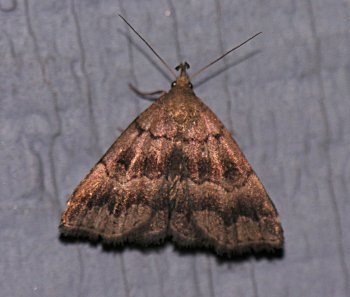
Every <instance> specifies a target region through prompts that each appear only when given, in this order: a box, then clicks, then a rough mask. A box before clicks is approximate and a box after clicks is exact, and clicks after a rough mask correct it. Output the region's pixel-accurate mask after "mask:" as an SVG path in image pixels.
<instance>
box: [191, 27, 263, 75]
mask: <svg viewBox="0 0 350 297" xmlns="http://www.w3.org/2000/svg"><path fill="white" fill-rule="evenodd" d="M261 33H262V32H259V33H256V34H255V35H254V36H252V37H250V38H248V39H247V40H246V41H244V42H242V43H241V44H239V45H237V46H235V47H234V48H232V49H230V50H229V51H228V52H226V53H225V54H223V55H222V56H220V57H219V58H217V59H215V60H214V61H212V62H210V63H209V64H208V65H206V66H204V67H203V68H201V69H199V70H198V71H197V72H195V73H194V74H192V75H191V79H192V78H194V77H195V76H197V75H198V74H199V73H201V72H202V71H204V70H206V69H207V68H209V67H210V66H211V65H213V64H215V63H216V62H218V61H220V60H221V59H222V58H223V57H225V56H227V55H228V54H229V53H231V52H233V51H234V50H236V49H238V48H239V47H241V46H242V45H244V44H246V43H247V42H248V41H250V40H252V39H253V38H255V37H256V36H258V35H259V34H261Z"/></svg>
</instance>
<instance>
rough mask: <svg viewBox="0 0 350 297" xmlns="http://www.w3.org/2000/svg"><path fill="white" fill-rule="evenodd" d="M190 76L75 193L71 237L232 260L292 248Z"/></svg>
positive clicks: (66, 218) (67, 231)
mask: <svg viewBox="0 0 350 297" xmlns="http://www.w3.org/2000/svg"><path fill="white" fill-rule="evenodd" d="M123 20H124V21H125V19H124V18H123ZM125 22H126V21H125ZM127 24H128V25H129V26H130V24H129V23H127ZM130 27H131V26H130ZM131 29H133V28H132V27H131ZM133 30H134V29H133ZM135 32H136V31H135ZM136 34H138V33H137V32H136ZM138 35H139V34H138ZM139 36H140V35H139ZM140 37H141V36H140ZM254 37H255V36H254ZM141 38H142V37H141ZM250 39H251V38H250ZM250 39H248V40H247V41H249V40H250ZM142 40H144V39H143V38H142ZM144 41H145V40H144ZM247 41H246V42H247ZM145 42H146V41H145ZM244 43H245V42H244ZM244 43H242V44H244ZM146 44H147V45H148V46H149V44H148V43H147V42H146ZM242 44H241V45H242ZM241 45H239V46H241ZM239 46H238V47H239ZM149 47H150V46H149ZM236 48H237V47H236ZM234 49H235V48H234ZM232 50H233V49H232ZM232 50H231V51H232ZM152 51H153V49H152ZM231 51H229V52H231ZM229 52H228V53H229ZM228 53H226V54H228ZM226 54H225V55H226ZM156 55H157V57H159V55H158V54H156ZM222 57H223V56H222ZM222 57H220V58H219V59H221V58H222ZM159 58H160V57H159ZM160 59H161V58H160ZM219 59H217V60H219ZM217 60H215V61H214V62H216V61H217ZM161 61H162V62H163V63H165V62H164V61H163V60H162V59H161ZM214 62H212V63H210V64H208V65H207V66H206V67H204V68H202V70H203V69H205V68H207V67H209V66H210V65H212V64H213V63H214ZM166 66H167V65H166ZM167 67H168V66H167ZM168 68H169V67H168ZM188 68H189V65H188V64H187V63H181V64H180V65H179V66H178V67H176V70H180V75H179V76H178V77H177V78H176V81H174V82H173V84H172V86H171V89H170V90H169V91H168V92H164V93H163V95H162V96H161V97H160V98H159V99H158V100H156V101H155V102H154V103H153V104H152V105H151V106H150V107H149V108H148V109H146V110H145V111H144V112H143V113H141V114H140V115H139V116H138V117H137V118H136V119H135V120H134V121H133V122H132V123H131V124H130V126H129V127H128V128H127V129H126V130H125V131H124V132H123V133H122V134H121V135H120V137H119V138H118V139H117V140H116V141H115V142H114V144H113V145H112V146H111V147H110V149H109V150H108V151H107V152H106V153H105V155H104V156H103V157H102V158H101V160H100V161H99V162H98V163H97V164H96V165H95V166H94V167H93V168H92V170H91V172H90V173H89V174H88V175H87V176H86V177H85V179H84V180H83V181H82V182H81V183H80V184H79V186H78V187H77V188H76V189H75V191H74V193H73V194H72V196H71V197H70V199H69V201H68V207H67V209H66V210H65V211H64V212H63V214H62V218H61V223H60V227H59V228H60V231H61V233H62V234H63V235H64V236H78V237H80V236H82V237H88V238H89V239H91V240H96V239H98V238H100V239H102V242H103V243H107V244H121V243H125V242H131V243H136V244H140V245H148V244H155V243H159V242H162V241H163V240H164V239H166V238H171V239H172V241H173V242H175V244H177V245H179V246H195V247H209V248H213V249H214V250H215V251H216V252H217V253H219V254H221V253H225V254H230V255H232V254H235V253H241V252H244V251H249V250H261V249H264V250H271V249H280V248H282V247H283V230H282V227H281V223H280V220H279V217H278V214H277V211H276V209H275V207H274V205H273V203H272V201H271V200H270V198H269V196H268V194H267V193H266V191H265V189H264V187H263V185H262V184H261V182H260V180H259V179H258V177H257V176H256V174H255V173H254V171H253V169H252V168H251V166H250V165H249V163H248V161H247V160H246V158H245V157H244V155H243V153H242V152H241V150H240V149H239V147H238V145H237V143H236V142H235V140H234V139H233V137H232V136H231V134H230V133H229V131H228V130H227V129H226V128H225V127H224V126H223V124H222V123H221V121H220V120H219V119H218V118H217V117H216V115H215V114H214V113H213V112H212V111H211V110H210V109H209V108H208V107H207V106H206V105H205V104H204V103H203V102H202V101H201V100H200V99H199V98H198V97H197V96H196V95H195V93H194V91H193V89H192V84H191V82H190V78H189V76H188V74H187V69H188ZM202 70H200V71H198V72H197V74H198V73H199V72H201V71H202Z"/></svg>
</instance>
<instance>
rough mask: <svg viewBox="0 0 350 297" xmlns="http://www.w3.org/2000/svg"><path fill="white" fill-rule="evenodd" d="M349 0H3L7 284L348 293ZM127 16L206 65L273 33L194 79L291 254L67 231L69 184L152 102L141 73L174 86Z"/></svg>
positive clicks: (2, 266)
mask: <svg viewBox="0 0 350 297" xmlns="http://www.w3.org/2000/svg"><path fill="white" fill-rule="evenodd" d="M349 5H350V4H349V3H348V2H344V1H340V0H336V1H332V2H330V1H326V0H320V1H314V0H307V1H294V2H293V1H288V0H282V1H273V0H268V1H264V2H261V1H249V2H247V1H243V0H238V1H234V2H232V1H228V0H224V1H219V0H217V1H197V2H196V1H191V2H189V1H176V2H175V1H173V0H168V1H162V2H160V1H147V5H146V4H141V3H140V1H122V0H120V1H111V0H104V1H82V0H70V1H68V0H67V1H28V0H17V1H16V0H12V1H11V0H0V28H1V30H0V82H1V83H0V90H1V92H0V94H1V96H0V106H1V108H0V166H1V168H2V170H1V173H0V185H1V196H0V199H1V200H0V220H1V228H0V235H1V244H0V253H1V259H2V260H1V261H0V270H1V271H3V274H2V281H1V282H0V289H1V291H0V292H1V294H0V295H3V296H26V297H27V296H38V295H39V296H47V297H50V296H66V295H70V296H87V297H89V296H122V297H123V296H138V297H142V296H155V297H157V296H223V297H225V296H232V292H235V294H236V295H237V296H269V297H270V296H287V295H288V296H298V297H299V296H311V297H313V296H317V297H318V296H320V294H322V295H323V296H349V295H350V289H349V286H350V280H349V269H350V263H349V259H350V257H349V256H350V234H349V232H348V231H347V230H349V228H350V217H349V216H348V213H349V212H350V204H349V193H350V189H349V178H350V170H349V168H350V167H349V160H350V159H349V147H350V134H349V133H348V132H347V131H348V130H349V129H350V120H349V112H350V100H349V92H350V91H349V81H350V70H349V69H350V67H349V65H350V55H349V48H350V32H349V28H350V24H349V14H348V11H349V8H350V7H349ZM172 9H175V13H174V12H173V11H172ZM168 10H170V12H171V13H170V16H166V15H168V13H167V11H168ZM117 13H121V14H123V15H124V16H125V17H127V19H128V20H130V21H131V22H132V24H133V25H134V26H135V27H136V28H138V29H139V30H140V31H141V33H142V34H144V35H145V37H146V38H147V39H148V40H149V41H150V43H151V44H152V45H153V46H154V47H155V48H156V49H157V50H158V51H159V52H160V54H161V55H162V56H163V57H164V58H165V59H166V60H167V62H168V63H169V64H170V65H177V64H178V63H179V62H181V61H182V60H184V59H186V60H187V61H188V62H190V64H191V67H192V68H193V69H194V70H195V69H199V68H200V67H201V66H203V65H205V64H206V63H207V62H208V61H209V60H211V59H212V58H213V57H216V56H217V54H218V53H221V52H223V51H224V50H225V49H227V48H230V47H231V46H232V45H234V44H238V43H239V42H241V41H242V40H244V39H245V38H246V37H247V36H250V35H252V34H254V33H256V32H258V31H262V32H263V35H262V36H261V38H260V37H259V38H258V39H257V40H255V41H254V42H252V43H250V44H249V45H247V46H245V47H243V48H241V49H240V50H239V51H238V52H237V53H236V54H234V55H231V56H230V57H228V58H227V59H225V60H224V61H223V63H222V64H221V65H217V68H216V69H212V70H210V71H208V73H207V74H205V75H204V76H203V77H199V78H198V80H197V81H194V82H193V84H194V85H195V87H196V93H197V95H198V96H199V97H200V98H202V100H203V101H204V102H205V103H206V104H207V105H208V106H209V107H210V108H211V109H212V110H213V111H214V112H215V113H216V114H217V115H218V116H219V118H220V119H222V120H223V123H224V125H225V126H226V127H227V128H228V129H229V130H230V131H231V132H233V134H234V137H235V139H236V140H237V142H238V143H239V145H240V147H241V148H242V150H243V151H244V152H245V154H246V156H247V159H248V160H249V161H250V163H251V165H252V167H253V168H254V169H255V170H256V172H257V174H258V176H259V177H260V178H261V179H262V181H263V183H264V185H265V186H266V188H267V191H268V192H269V194H270V196H271V198H272V200H273V201H274V202H275V204H276V207H277V208H278V210H279V212H280V215H281V218H282V223H283V226H284V229H285V237H286V245H285V248H286V252H285V255H284V257H283V259H279V260H274V261H268V260H266V259H262V260H256V259H254V258H253V259H248V260H245V261H234V262H220V261H218V260H217V259H216V257H215V256H213V255H211V254H206V253H185V254H184V253H181V252H179V251H177V250H174V248H173V247H172V246H171V245H169V246H166V247H164V248H160V249H155V250H146V251H144V252H141V251H139V250H137V249H124V250H123V251H121V252H104V251H102V250H101V249H100V248H98V247H94V246H89V245H86V244H67V245H64V244H63V243H62V242H60V241H59V240H58V233H57V224H58V222H59V215H60V213H61V211H62V210H63V208H64V205H65V203H66V200H67V198H68V195H69V194H70V193H71V191H72V190H73V188H74V187H75V185H76V184H77V183H78V182H79V180H81V178H83V177H84V175H85V173H86V172H87V171H88V170H89V169H90V168H91V167H92V165H93V164H94V162H95V161H96V160H97V159H98V158H99V157H100V156H101V154H102V153H103V152H104V151H105V150H106V149H107V148H108V147H109V146H110V145H111V143H112V142H113V140H114V139H115V138H116V136H118V135H119V133H120V132H119V130H124V129H125V128H126V126H127V125H128V123H130V122H131V121H132V120H133V119H134V118H135V117H136V116H137V115H138V114H139V113H140V112H142V111H143V110H145V109H146V108H147V107H148V106H149V103H148V102H145V101H142V100H140V99H139V98H138V97H137V96H135V95H134V94H133V93H131V92H130V91H129V89H128V87H127V84H128V83H129V82H132V83H133V84H135V85H136V86H137V87H138V88H140V89H145V90H154V89H159V88H163V89H167V88H168V86H169V85H170V81H169V80H168V79H167V77H166V76H165V75H164V74H163V73H162V72H160V71H158V69H162V68H161V66H157V67H154V66H152V65H153V64H152V62H150V60H151V61H153V60H154V58H153V57H152V56H151V55H150V54H149V53H148V51H147V50H145V49H144V47H143V45H140V43H139V42H138V41H137V40H135V39H132V40H131V41H130V40H129V39H128V38H127V36H132V35H129V32H128V30H127V29H125V27H124V25H123V24H122V22H121V21H120V20H119V18H118V17H117V16H116V15H117ZM149 59H150V60H149ZM233 66H234V67H233ZM221 70H224V71H222V72H220V71H221ZM216 72H220V73H219V74H218V75H216V76H215V74H216ZM206 78H211V79H209V80H207V81H206V82H205V84H200V82H201V79H203V80H205V79H206ZM320 292H321V293H320Z"/></svg>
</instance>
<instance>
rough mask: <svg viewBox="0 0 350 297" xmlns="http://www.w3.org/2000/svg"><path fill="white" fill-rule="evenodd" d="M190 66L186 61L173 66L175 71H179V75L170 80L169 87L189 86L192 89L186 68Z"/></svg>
mask: <svg viewBox="0 0 350 297" xmlns="http://www.w3.org/2000/svg"><path fill="white" fill-rule="evenodd" d="M189 68H190V65H189V64H188V63H187V62H183V63H181V64H180V65H178V66H176V67H175V70H176V71H180V75H179V76H178V77H176V80H175V81H173V82H172V84H171V87H172V88H173V87H181V88H190V89H192V88H193V86H192V83H191V81H190V78H189V76H188V74H187V69H189Z"/></svg>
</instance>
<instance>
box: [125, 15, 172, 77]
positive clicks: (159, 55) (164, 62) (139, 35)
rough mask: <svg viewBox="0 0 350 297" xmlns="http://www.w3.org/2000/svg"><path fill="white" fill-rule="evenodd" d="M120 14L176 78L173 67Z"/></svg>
mask: <svg viewBox="0 0 350 297" xmlns="http://www.w3.org/2000/svg"><path fill="white" fill-rule="evenodd" d="M118 15H119V16H120V18H121V19H122V20H123V21H124V22H125V23H126V24H127V25H128V26H129V27H130V28H131V30H133V31H134V32H135V33H136V35H137V36H138V37H140V38H141V40H142V41H143V42H144V43H145V44H146V45H147V46H148V47H149V49H150V50H151V51H152V52H153V53H154V54H155V55H156V56H157V58H158V59H159V60H160V61H161V62H162V63H163V65H164V66H165V67H166V68H168V70H169V71H170V72H171V74H172V75H173V76H174V77H175V78H176V73H175V72H174V70H173V69H171V67H170V66H169V65H168V64H167V63H166V62H165V61H164V60H163V58H162V57H161V56H160V55H158V54H157V52H156V51H155V50H154V49H153V48H152V46H151V45H150V44H149V43H148V42H147V41H146V40H145V39H144V38H143V37H142V36H141V35H140V34H139V33H138V32H137V31H136V30H135V29H134V28H133V27H132V26H131V25H130V24H129V23H128V21H127V20H126V19H125V18H124V17H123V16H121V15H120V14H118Z"/></svg>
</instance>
